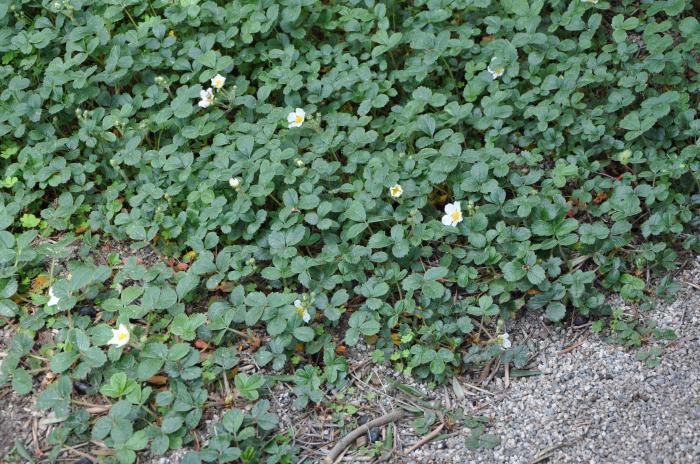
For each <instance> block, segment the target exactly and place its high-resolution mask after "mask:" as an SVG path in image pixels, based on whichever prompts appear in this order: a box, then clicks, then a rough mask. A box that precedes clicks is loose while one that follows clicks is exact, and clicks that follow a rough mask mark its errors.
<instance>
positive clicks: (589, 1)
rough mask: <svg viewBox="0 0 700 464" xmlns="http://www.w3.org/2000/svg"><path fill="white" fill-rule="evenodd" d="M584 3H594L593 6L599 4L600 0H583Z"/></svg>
mask: <svg viewBox="0 0 700 464" xmlns="http://www.w3.org/2000/svg"><path fill="white" fill-rule="evenodd" d="M581 1H582V2H583V3H592V4H594V5H595V4H597V3H598V0H581Z"/></svg>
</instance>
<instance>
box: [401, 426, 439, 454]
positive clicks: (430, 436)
mask: <svg viewBox="0 0 700 464" xmlns="http://www.w3.org/2000/svg"><path fill="white" fill-rule="evenodd" d="M444 428H445V424H444V423H442V424H440V425H438V426H437V427H435V429H434V430H433V431H432V432H430V433H429V434H427V435H425V436H424V437H423V438H421V439H420V440H418V441H417V442H416V443H414V444H413V445H411V447H410V448H408V449H407V450H406V452H405V454H410V453H412V452H413V451H415V450H417V449H418V448H420V447H421V446H423V445H425V444H426V443H428V442H429V441H430V440H432V439H433V438H435V437H437V436H438V435H439V434H440V432H441V431H442V429H444Z"/></svg>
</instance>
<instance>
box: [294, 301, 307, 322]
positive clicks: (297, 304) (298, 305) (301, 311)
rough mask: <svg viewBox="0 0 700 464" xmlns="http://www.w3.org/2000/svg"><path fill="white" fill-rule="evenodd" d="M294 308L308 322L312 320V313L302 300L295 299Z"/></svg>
mask: <svg viewBox="0 0 700 464" xmlns="http://www.w3.org/2000/svg"><path fill="white" fill-rule="evenodd" d="M294 309H295V310H296V312H297V314H298V315H299V316H301V318H302V319H303V320H304V322H307V323H308V322H309V321H310V320H311V314H309V312H308V311H307V310H306V308H305V307H304V305H302V304H301V300H294Z"/></svg>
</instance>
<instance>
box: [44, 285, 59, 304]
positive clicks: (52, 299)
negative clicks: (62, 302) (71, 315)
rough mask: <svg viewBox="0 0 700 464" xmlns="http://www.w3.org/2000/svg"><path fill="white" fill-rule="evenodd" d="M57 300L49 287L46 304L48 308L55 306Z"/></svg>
mask: <svg viewBox="0 0 700 464" xmlns="http://www.w3.org/2000/svg"><path fill="white" fill-rule="evenodd" d="M58 300H59V298H58V297H57V296H56V295H54V294H53V287H49V301H48V303H46V304H47V305H48V306H56V305H57V304H58Z"/></svg>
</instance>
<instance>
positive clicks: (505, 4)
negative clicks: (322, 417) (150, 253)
mask: <svg viewBox="0 0 700 464" xmlns="http://www.w3.org/2000/svg"><path fill="white" fill-rule="evenodd" d="M697 11H698V6H697V3H693V2H688V1H683V0H668V1H650V0H641V1H627V0H621V1H615V2H606V1H602V0H601V1H583V0H572V1H558V0H552V1H548V2H544V1H541V0H539V1H538V0H532V1H528V0H503V1H491V0H449V1H447V0H444V1H439V0H433V1H431V0H429V1H421V0H416V1H410V2H408V1H387V2H374V1H371V0H365V1H352V0H349V1H327V2H319V1H314V0H283V1H268V0H262V1H243V2H241V1H231V2H227V1H216V2H215V1H198V0H171V1H163V0H156V1H152V2H141V1H135V0H124V1H112V0H94V1H89V0H85V1H81V0H57V1H46V0H45V1H43V2H39V1H33V0H27V1H20V0H11V1H9V2H4V3H2V4H0V61H1V63H0V78H1V79H2V82H3V85H2V91H1V92H0V136H1V137H2V140H1V142H0V167H1V170H0V266H2V269H1V271H0V319H1V320H2V321H3V324H5V325H6V326H8V327H12V328H13V330H16V336H15V337H14V339H13V343H12V346H11V347H10V350H9V353H8V355H7V357H6V358H5V360H4V362H3V365H2V373H1V374H0V382H1V383H5V384H8V385H12V387H13V388H14V389H15V390H16V391H17V392H19V393H22V394H27V393H29V392H31V391H33V390H34V389H35V388H45V390H43V392H42V393H41V394H40V396H39V400H38V406H39V407H40V408H45V409H51V410H52V411H53V412H54V413H55V415H56V417H58V418H60V419H62V420H63V422H62V426H61V427H60V428H58V429H57V431H56V432H54V434H53V436H52V437H51V440H52V443H53V444H54V445H55V448H54V452H55V453H57V452H58V451H60V450H61V448H62V446H64V445H65V444H70V443H76V442H77V441H79V440H81V439H84V438H85V437H90V438H92V439H94V440H97V441H99V442H100V443H102V444H103V445H104V446H107V447H108V448H110V449H112V450H114V451H113V453H112V454H111V455H108V456H106V457H104V459H106V460H115V459H116V460H118V461H120V462H123V463H129V462H133V461H134V459H135V458H136V454H135V453H136V452H137V451H141V450H144V449H146V448H150V449H151V450H152V452H154V453H156V454H160V453H165V452H166V451H167V450H168V449H176V448H179V447H182V446H184V445H187V444H191V443H192V442H193V440H194V438H193V435H192V433H191V429H193V428H195V427H197V426H198V424H200V422H201V418H202V414H203V411H204V410H205V407H206V406H207V404H208V402H209V404H210V403H211V397H212V395H215V393H214V392H216V394H218V393H220V392H221V391H224V393H225V401H224V402H223V404H224V405H225V406H231V405H232V404H233V405H235V407H233V408H232V409H230V410H229V411H228V412H226V414H225V415H224V418H223V420H222V422H221V424H219V425H217V430H218V432H217V433H216V434H215V438H212V439H211V440H210V441H209V443H208V445H207V446H206V447H202V448H201V449H200V451H199V452H192V453H190V454H189V455H188V457H187V459H188V460H190V461H191V462H197V461H198V460H203V461H206V462H211V461H217V460H220V461H242V462H289V461H290V460H292V459H293V456H294V455H295V453H296V450H295V449H294V447H293V446H292V444H291V442H290V440H288V439H287V438H285V435H284V434H280V433H279V431H276V430H275V427H276V421H277V418H276V416H275V415H274V414H272V413H271V412H270V403H269V401H268V400H267V399H265V398H264V396H265V395H264V392H265V391H266V387H269V385H270V384H271V383H272V382H274V381H275V379H283V380H285V381H288V382H291V383H292V384H293V388H294V390H293V391H294V395H295V398H296V399H295V407H298V408H304V407H309V406H310V405H313V404H315V403H319V402H320V401H322V400H323V398H324V392H326V391H329V390H328V389H331V388H338V387H340V386H342V385H343V382H344V381H345V380H346V378H347V370H348V363H347V360H346V357H345V355H344V353H345V352H346V350H347V349H348V347H350V349H351V348H352V347H353V346H355V345H357V344H358V343H360V342H362V343H365V344H368V345H369V346H370V347H371V349H372V350H373V353H372V359H373V361H374V362H386V361H388V362H391V363H392V365H393V366H394V367H395V368H396V369H397V370H399V371H401V372H403V373H406V374H411V375H414V376H416V377H417V378H420V379H424V380H428V381H437V382H443V381H446V380H449V379H450V378H451V376H453V375H455V374H456V373H459V372H463V371H464V370H467V369H470V368H472V367H474V366H477V367H478V366H481V365H483V363H486V362H488V361H490V360H491V359H493V358H494V357H495V356H500V357H501V359H502V361H503V362H505V363H512V364H513V365H514V366H516V367H522V366H523V364H524V363H525V362H526V360H527V352H526V350H525V349H524V348H523V347H519V346H517V344H513V346H512V347H511V346H510V340H508V338H507V336H506V335H505V330H506V329H507V327H508V324H509V321H511V320H512V319H513V317H514V316H515V315H516V314H518V313H520V312H522V311H537V312H543V313H544V314H546V317H547V318H549V319H550V320H552V321H555V322H556V321H562V320H564V319H565V318H566V317H568V316H571V317H574V316H575V315H577V314H580V315H586V316H588V315H592V316H596V317H600V316H604V315H606V314H609V312H610V309H609V308H607V307H606V306H605V305H604V304H603V301H604V299H603V292H606V291H613V292H618V293H620V294H621V295H622V297H623V298H625V299H627V300H630V301H636V302H644V301H647V299H648V298H649V297H650V296H651V295H653V294H654V293H657V294H664V293H668V292H669V291H670V290H672V285H671V283H670V281H668V280H662V284H661V285H660V286H659V287H658V288H651V286H650V285H649V275H650V274H651V275H656V274H658V273H663V272H664V271H667V270H669V269H672V268H673V267H674V266H675V263H676V261H677V258H678V254H679V253H682V252H683V251H684V250H694V251H695V252H697V251H698V248H699V247H700V245H699V244H698V240H697V236H696V234H695V233H694V231H695V232H696V231H697V226H698V219H697V217H698V216H697V212H698V204H700V192H699V188H700V180H699V179H700V161H699V160H698V153H699V152H700V145H699V144H698V136H699V135H700V116H698V110H697V108H698V106H699V103H700V101H699V100H700V99H699V98H698V85H699V78H698V72H699V71H700V64H699V61H700V60H698V53H697V50H698V49H699V48H700V24H699V23H698V20H697V18H696V17H695V16H697ZM222 78H223V80H222ZM457 213H459V214H457ZM443 215H444V217H443ZM106 237H112V238H114V239H117V240H126V241H130V242H131V243H132V244H133V246H134V247H135V248H139V247H143V246H146V245H149V246H153V247H155V248H156V249H158V250H159V251H160V252H161V253H162V254H163V255H164V256H168V257H171V258H172V259H175V260H177V264H176V265H170V266H168V265H166V264H165V263H164V262H161V263H157V264H152V265H148V266H146V265H144V264H141V263H139V262H138V261H137V260H136V259H135V258H131V259H129V260H127V261H126V262H122V260H121V259H120V256H118V255H110V257H109V258H108V259H107V262H104V263H98V262H94V260H92V258H91V256H92V255H91V253H90V250H91V249H95V248H96V247H97V246H98V244H99V243H100V240H101V239H105V238H106ZM76 244H79V247H78V251H77V252H76V251H75V249H74V248H70V246H69V245H71V246H75V245H76ZM69 257H70V259H67V258H69ZM171 264H172V262H171ZM49 288H50V289H51V292H50V293H51V295H49ZM120 325H123V329H124V330H125V331H126V333H127V335H126V336H125V338H124V336H123V337H122V338H121V339H118V338H113V337H118V333H117V332H113V331H114V330H116V329H117V328H118V327H119V326H120ZM42 335H43V336H42ZM124 339H125V340H126V343H122V341H123V340H124ZM243 347H244V348H243ZM241 349H245V350H246V351H247V352H250V353H251V355H252V356H253V359H254V360H255V363H256V364H257V365H258V366H260V367H261V368H264V369H267V370H268V372H274V371H278V372H279V373H280V374H285V376H281V377H274V376H270V375H267V374H263V373H262V372H248V373H245V372H241V371H237V370H236V368H237V366H238V363H239V362H240V357H239V355H240V353H239V350H241ZM46 369H48V372H49V373H51V374H52V377H51V379H50V382H48V384H47V382H44V384H42V385H41V386H39V384H38V382H39V380H40V379H36V381H35V379H33V377H34V376H35V375H37V374H41V375H43V373H44V372H46ZM224 377H225V379H224ZM154 378H156V379H157V380H158V382H156V383H154V380H153V379H154ZM229 380H230V382H231V385H230V386H229V385H228V381H229ZM33 382H34V383H33ZM76 385H78V386H77V387H76ZM222 389H223V390H222ZM85 393H88V394H90V395H96V396H100V397H101V398H102V399H106V398H109V399H110V401H111V402H112V403H113V406H112V407H111V408H110V409H109V411H108V413H106V414H103V415H99V416H97V417H96V416H95V415H94V414H93V415H92V416H91V414H90V413H89V412H88V411H87V410H86V409H85V408H81V407H80V405H79V404H76V403H75V399H76V397H78V396H79V395H80V394H85ZM71 398H72V399H73V402H71ZM210 406H211V404H210ZM18 452H19V453H26V450H24V451H22V450H18Z"/></svg>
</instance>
